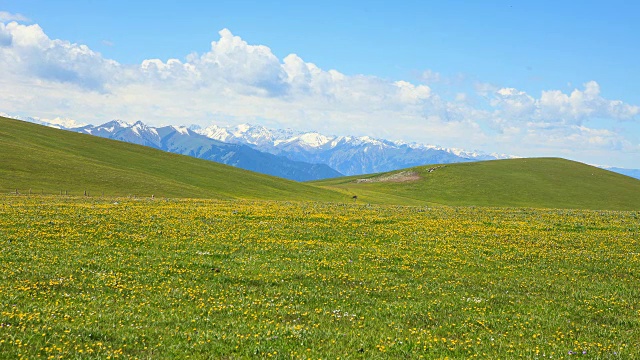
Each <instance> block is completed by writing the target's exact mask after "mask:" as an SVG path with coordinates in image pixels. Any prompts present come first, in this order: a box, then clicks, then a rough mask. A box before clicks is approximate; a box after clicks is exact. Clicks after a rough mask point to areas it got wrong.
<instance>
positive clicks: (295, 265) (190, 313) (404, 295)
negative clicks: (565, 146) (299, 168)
mask: <svg viewBox="0 0 640 360" xmlns="http://www.w3.org/2000/svg"><path fill="white" fill-rule="evenodd" d="M639 239H640V212H637V211H636V212H619V211H589V210H539V209H538V210H536V209H525V208H479V207H437V208H427V207H399V206H366V205H359V204H348V205H345V204H342V205H339V204H328V203H314V202H296V203H288V202H273V201H271V202H266V201H262V202H260V201H214V200H160V199H154V200H152V199H142V200H140V199H137V200H134V199H115V200H114V199H92V198H84V197H77V198H68V197H59V196H55V197H54V196H51V197H40V196H31V197H28V196H5V197H0V250H1V251H2V261H0V358H2V359H20V358H29V359H32V358H64V359H68V358H75V359H80V358H94V359H107V358H138V359H156V358H193V359H237V358H276V359H291V358H294V359H306V358H313V359H318V358H331V359H335V358H338V357H339V358H355V359H398V358H421V357H423V358H426V359H440V358H447V357H448V358H456V359H468V358H472V357H474V356H475V357H477V358H482V359H499V358H500V359H510V358H520V357H522V358H529V359H536V358H538V359H548V358H553V359H559V358H575V357H576V356H577V357H579V358H585V359H637V358H640V347H638V339H640V306H639V303H638V299H640V287H638V284H639V282H640V272H639V269H640V256H639V255H638V254H639V253H640V243H639ZM583 352H584V354H583ZM570 353H571V354H572V355H570ZM573 354H578V355H573Z"/></svg>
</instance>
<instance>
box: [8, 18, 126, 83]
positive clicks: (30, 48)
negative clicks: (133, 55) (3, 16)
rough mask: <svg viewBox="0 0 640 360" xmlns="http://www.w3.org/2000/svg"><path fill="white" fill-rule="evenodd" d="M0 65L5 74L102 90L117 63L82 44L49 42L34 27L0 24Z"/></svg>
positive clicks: (48, 39) (37, 28) (36, 26)
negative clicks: (10, 72)
mask: <svg viewBox="0 0 640 360" xmlns="http://www.w3.org/2000/svg"><path fill="white" fill-rule="evenodd" d="M0 44H1V45H2V46H0V62H1V63H2V64H3V65H4V70H5V71H7V70H8V71H12V72H14V73H16V74H21V75H23V76H24V77H36V78H40V79H43V80H50V81H59V82H66V83H72V84H75V85H79V86H81V87H83V88H87V89H94V90H103V89H104V85H105V84H106V82H107V80H109V79H113V77H112V76H111V75H112V74H113V73H114V72H115V71H116V69H117V67H118V63H117V62H115V61H113V60H107V59H104V58H103V57H102V56H101V55H100V54H99V53H96V52H94V51H92V50H91V49H89V48H88V47H87V46H86V45H79V44H73V43H70V42H68V41H63V40H51V39H50V38H49V37H48V36H47V35H46V34H45V33H44V31H43V30H42V28H40V26H38V25H37V24H36V25H21V24H18V23H17V22H10V23H9V24H7V25H5V24H0Z"/></svg>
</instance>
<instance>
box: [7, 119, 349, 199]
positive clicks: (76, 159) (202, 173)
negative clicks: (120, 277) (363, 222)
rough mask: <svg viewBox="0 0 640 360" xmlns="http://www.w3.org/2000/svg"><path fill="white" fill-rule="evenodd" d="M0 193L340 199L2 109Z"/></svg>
mask: <svg viewBox="0 0 640 360" xmlns="http://www.w3.org/2000/svg"><path fill="white" fill-rule="evenodd" d="M0 148H2V156H0V193H4V194H7V193H14V192H15V191H16V189H17V190H18V192H19V193H22V194H25V193H29V192H32V193H38V194H61V193H62V194H69V195H83V194H84V193H85V191H86V192H88V193H89V195H107V196H129V195H135V196H142V197H150V196H151V195H154V196H156V197H181V198H213V199H233V198H245V199H274V200H322V201H341V200H344V198H345V197H344V196H342V195H340V194H338V193H336V192H334V191H331V190H329V191H327V190H325V189H321V188H318V187H315V186H311V185H308V184H303V183H297V182H294V181H289V180H285V179H280V178H276V177H271V176H267V175H262V174H257V173H253V172H250V171H245V170H242V169H238V168H234V167H231V166H227V165H222V164H218V163H214V162H211V161H206V160H200V159H195V158H192V157H188V156H183V155H176V154H171V153H167V152H163V151H159V150H156V149H152V148H148V147H144V146H139V145H134V144H129V143H124V142H120V141H114V140H109V139H103V138H99V137H95V136H91V135H83V134H77V133H72V132H68V131H62V130H57V129H52V128H48V127H45V126H40V125H35V124H30V123H26V122H23V121H18V120H11V119H7V118H2V117H0Z"/></svg>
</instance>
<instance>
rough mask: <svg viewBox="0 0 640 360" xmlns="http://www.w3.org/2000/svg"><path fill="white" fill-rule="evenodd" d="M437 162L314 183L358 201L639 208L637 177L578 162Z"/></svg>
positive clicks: (526, 160)
mask: <svg viewBox="0 0 640 360" xmlns="http://www.w3.org/2000/svg"><path fill="white" fill-rule="evenodd" d="M434 167H436V165H430V166H421V167H417V168H413V169H408V170H402V171H413V172H415V173H416V174H418V175H419V176H420V177H421V179H420V180H417V181H408V182H396V183H394V182H371V183H362V182H361V183H356V182H355V180H357V179H365V178H369V179H376V178H380V177H385V176H388V175H389V174H393V173H398V172H401V171H395V172H391V173H386V174H374V175H365V176H352V177H345V178H338V179H330V180H324V181H317V182H314V183H313V184H315V185H319V186H322V187H325V188H327V189H335V190H339V191H343V192H344V193H345V194H352V195H357V196H358V199H359V200H358V201H363V202H370V203H387V204H392V203H396V204H406V205H425V204H431V205H437V204H440V205H466V206H469V205H474V206H520V207H536V208H577V209H616V210H637V209H640V181H639V180H637V179H633V178H631V177H628V176H624V175H620V174H616V173H613V172H610V171H606V170H602V169H599V168H596V167H593V166H589V165H585V164H582V163H579V162H574V161H569V160H564V159H557V158H530V159H513V160H496V161H483V162H473V163H460V164H448V165H446V166H444V167H440V168H438V169H435V170H434V171H432V172H428V169H430V168H434Z"/></svg>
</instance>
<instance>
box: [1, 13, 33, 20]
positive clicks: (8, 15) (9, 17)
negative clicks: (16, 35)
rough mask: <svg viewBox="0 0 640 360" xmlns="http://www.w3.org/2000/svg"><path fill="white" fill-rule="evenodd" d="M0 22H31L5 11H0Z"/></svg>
mask: <svg viewBox="0 0 640 360" xmlns="http://www.w3.org/2000/svg"><path fill="white" fill-rule="evenodd" d="M0 21H1V22H9V21H31V20H29V18H27V17H26V16H24V15H22V14H12V13H10V12H6V11H0Z"/></svg>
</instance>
